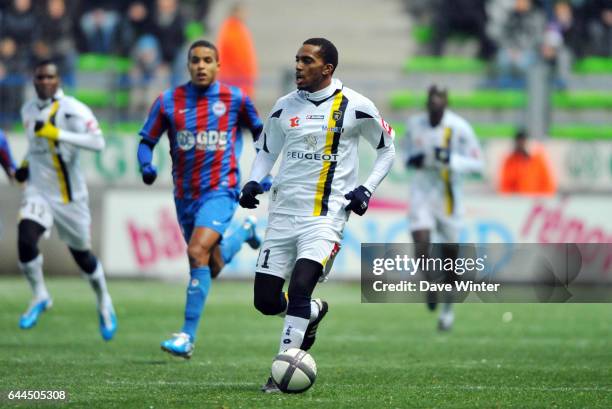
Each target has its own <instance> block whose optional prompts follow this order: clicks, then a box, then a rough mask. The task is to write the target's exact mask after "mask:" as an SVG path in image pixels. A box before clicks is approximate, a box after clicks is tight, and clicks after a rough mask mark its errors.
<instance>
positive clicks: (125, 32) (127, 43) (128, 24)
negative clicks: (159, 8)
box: [115, 1, 154, 57]
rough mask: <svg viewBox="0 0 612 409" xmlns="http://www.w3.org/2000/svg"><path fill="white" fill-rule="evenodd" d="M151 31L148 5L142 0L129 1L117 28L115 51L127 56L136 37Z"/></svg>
mask: <svg viewBox="0 0 612 409" xmlns="http://www.w3.org/2000/svg"><path fill="white" fill-rule="evenodd" d="M153 31H154V29H153V27H152V17H151V9H150V8H149V6H148V5H147V4H146V3H145V2H142V1H133V2H131V3H130V4H129V6H128V9H127V10H126V13H125V14H124V16H123V17H122V19H121V22H120V23H119V27H118V29H117V37H116V39H115V44H116V51H117V53H118V54H119V55H121V56H124V57H126V56H129V55H130V53H131V52H132V50H133V48H134V46H135V44H136V43H137V41H138V39H139V38H141V37H142V36H143V35H145V34H151V33H152V32H153Z"/></svg>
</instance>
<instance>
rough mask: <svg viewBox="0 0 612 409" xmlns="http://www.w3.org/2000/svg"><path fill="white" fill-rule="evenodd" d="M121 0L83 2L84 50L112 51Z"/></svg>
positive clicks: (81, 22)
mask: <svg viewBox="0 0 612 409" xmlns="http://www.w3.org/2000/svg"><path fill="white" fill-rule="evenodd" d="M123 3H124V2H122V1H121V0H96V1H83V2H81V10H80V16H81V17H80V19H79V20H80V28H81V30H82V32H83V35H84V40H85V43H84V44H83V45H82V48H83V51H85V52H92V53H110V52H112V51H113V50H112V48H113V38H114V33H115V29H116V27H117V24H119V11H120V10H121V8H122V6H123Z"/></svg>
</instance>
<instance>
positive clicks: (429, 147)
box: [405, 85, 483, 330]
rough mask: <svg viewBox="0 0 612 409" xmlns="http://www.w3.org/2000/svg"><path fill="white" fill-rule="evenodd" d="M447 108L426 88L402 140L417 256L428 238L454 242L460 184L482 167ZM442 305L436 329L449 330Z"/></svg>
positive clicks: (453, 250)
mask: <svg viewBox="0 0 612 409" xmlns="http://www.w3.org/2000/svg"><path fill="white" fill-rule="evenodd" d="M447 105H448V93H447V91H446V90H445V89H442V88H440V87H438V86H435V85H434V86H431V87H430V88H429V91H428V97H427V112H423V113H421V114H418V115H416V116H414V117H413V118H411V119H410V121H409V123H408V128H407V130H408V134H407V136H406V139H405V145H406V150H405V152H406V166H407V167H409V168H413V169H415V172H414V176H413V177H412V183H411V186H410V215H409V220H410V230H411V232H412V238H413V240H414V242H415V244H416V248H417V252H419V253H420V255H422V256H425V257H427V256H429V249H430V247H429V244H430V243H431V242H432V236H433V239H434V240H433V241H435V242H438V243H457V242H458V240H459V230H460V227H461V215H462V211H463V209H462V205H461V204H462V203H461V179H462V177H463V175H465V174H466V173H475V172H481V171H482V168H483V161H482V152H481V149H480V145H479V143H478V140H477V139H476V135H475V134H474V131H473V130H472V127H471V126H470V124H469V123H468V122H467V121H466V120H465V119H463V118H461V117H460V116H459V115H457V114H455V113H454V112H452V111H450V110H448V109H447ZM432 232H433V233H434V234H433V235H432ZM457 249H458V247H457V246H453V245H448V246H446V245H444V246H442V251H443V253H444V255H443V257H456V256H457ZM428 278H430V279H433V278H434V277H428ZM438 278H439V277H438ZM450 278H451V277H450V276H449V277H444V279H445V280H450ZM444 301H445V302H444V303H443V304H442V308H441V313H440V317H439V320H438V328H439V329H440V330H449V329H451V327H452V325H453V321H454V314H453V310H452V302H451V301H452V300H450V299H446V300H444ZM427 304H428V306H429V308H430V309H431V310H432V311H433V310H435V309H436V306H437V300H436V297H435V293H429V294H428V302H427Z"/></svg>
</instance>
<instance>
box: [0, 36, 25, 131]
mask: <svg viewBox="0 0 612 409" xmlns="http://www.w3.org/2000/svg"><path fill="white" fill-rule="evenodd" d="M24 72H26V62H25V61H24V60H23V59H22V58H18V57H17V42H16V41H15V40H14V39H13V38H11V37H4V38H2V39H0V127H2V128H11V127H12V126H13V125H14V124H15V123H17V122H19V110H20V109H21V105H22V104H23V101H24V88H25V84H26V82H27V78H26V76H25V74H24Z"/></svg>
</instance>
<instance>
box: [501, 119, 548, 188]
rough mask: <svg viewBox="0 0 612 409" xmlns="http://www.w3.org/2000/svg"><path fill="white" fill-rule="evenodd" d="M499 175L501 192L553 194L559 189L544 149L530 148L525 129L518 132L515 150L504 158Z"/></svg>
mask: <svg viewBox="0 0 612 409" xmlns="http://www.w3.org/2000/svg"><path fill="white" fill-rule="evenodd" d="M499 175H500V178H499V186H498V191H499V193H505V194H523V195H552V194H554V193H555V192H556V190H557V186H556V183H555V180H554V178H553V173H552V171H551V169H550V165H549V162H548V159H547V158H546V155H545V153H544V149H543V148H542V147H539V146H532V147H531V148H530V149H528V146H527V132H526V131H524V130H519V131H518V132H517V133H516V135H515V139H514V150H513V151H512V152H511V153H510V154H509V155H508V156H507V157H506V158H505V159H504V162H503V165H502V167H501V169H500V172H499Z"/></svg>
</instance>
